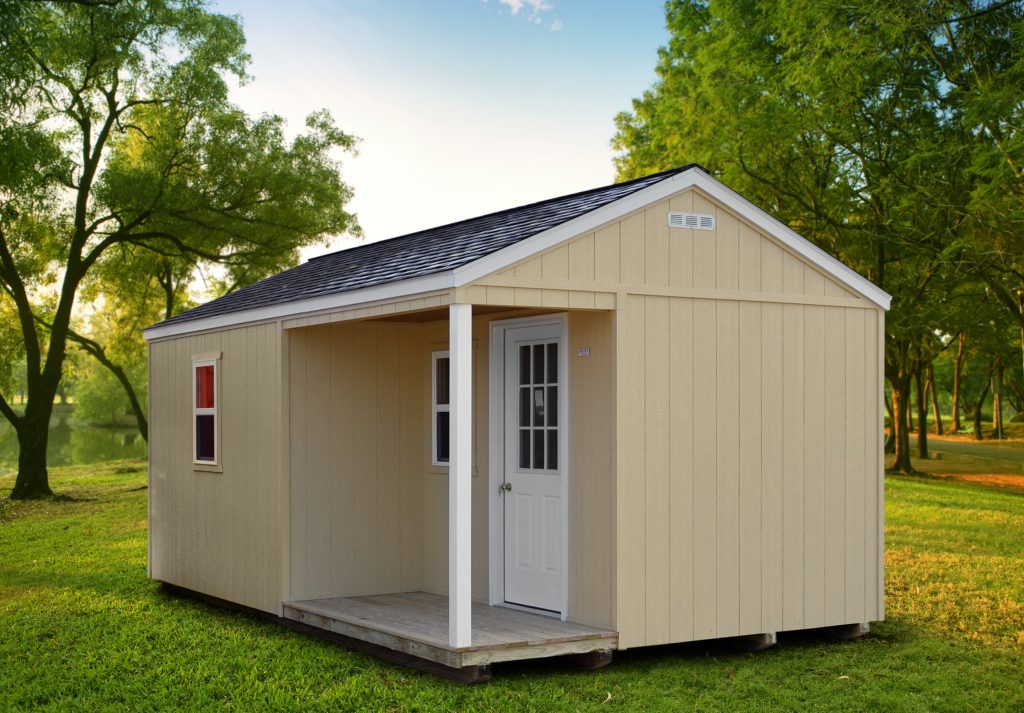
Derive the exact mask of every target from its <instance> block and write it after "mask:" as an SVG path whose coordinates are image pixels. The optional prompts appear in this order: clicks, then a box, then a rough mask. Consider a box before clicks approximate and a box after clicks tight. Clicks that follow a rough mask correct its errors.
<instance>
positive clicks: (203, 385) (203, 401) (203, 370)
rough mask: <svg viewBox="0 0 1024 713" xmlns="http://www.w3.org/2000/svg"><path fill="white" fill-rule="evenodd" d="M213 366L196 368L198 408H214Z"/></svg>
mask: <svg viewBox="0 0 1024 713" xmlns="http://www.w3.org/2000/svg"><path fill="white" fill-rule="evenodd" d="M213 407H214V404H213V364H208V365H204V366H197V367H196V408H213Z"/></svg>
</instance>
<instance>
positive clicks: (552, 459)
mask: <svg viewBox="0 0 1024 713" xmlns="http://www.w3.org/2000/svg"><path fill="white" fill-rule="evenodd" d="M546 433H547V437H548V469H549V470H556V469H557V468H558V431H556V430H554V429H548V430H547V431H546Z"/></svg>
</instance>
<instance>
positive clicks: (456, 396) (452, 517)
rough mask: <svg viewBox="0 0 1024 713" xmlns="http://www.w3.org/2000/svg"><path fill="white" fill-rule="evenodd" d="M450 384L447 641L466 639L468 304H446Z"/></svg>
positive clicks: (470, 354)
mask: <svg viewBox="0 0 1024 713" xmlns="http://www.w3.org/2000/svg"><path fill="white" fill-rule="evenodd" d="M448 351H449V356H450V359H449V362H448V368H449V374H448V383H449V384H450V398H449V410H450V412H451V416H450V421H451V428H450V431H449V438H450V447H449V463H448V641H449V643H450V644H451V645H452V646H453V647H464V646H470V645H471V644H472V640H473V637H472V631H471V617H470V612H471V611H472V609H471V607H472V601H471V597H472V589H471V577H470V570H471V567H472V564H471V557H472V548H471V545H472V542H471V539H470V538H471V525H472V520H471V517H472V516H471V499H472V481H471V480H470V475H471V473H472V467H473V466H472V462H473V447H472V438H473V413H472V408H473V306H472V305H468V304H453V305H450V306H449V308H448Z"/></svg>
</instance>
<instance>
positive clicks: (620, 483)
mask: <svg viewBox="0 0 1024 713" xmlns="http://www.w3.org/2000/svg"><path fill="white" fill-rule="evenodd" d="M644 303H645V299H644V298H643V297H637V296H631V297H627V298H626V299H625V300H623V303H622V304H621V305H620V306H619V309H618V311H617V314H616V345H615V358H616V379H615V386H616V394H615V403H616V404H617V405H618V408H617V409H616V433H617V434H619V438H618V439H617V446H616V466H615V467H616V473H617V478H616V493H615V502H616V521H617V523H616V558H615V559H616V562H617V563H618V571H617V572H616V575H617V576H616V597H617V598H616V626H617V627H618V629H619V632H620V635H621V636H622V637H624V638H620V640H619V644H620V646H624V647H625V646H639V645H643V644H644V643H645V641H646V631H647V625H646V620H647V561H646V557H645V556H644V550H645V546H646V538H647V534H646V527H647V526H646V523H645V522H644V515H645V510H646V497H645V487H644V486H645V473H646V464H645V456H646V452H645V437H644V433H643V427H642V425H643V420H644V413H645V386H644V366H645V351H646V350H645V341H644V320H645V318H646V317H645V309H644ZM624 434H629V435H628V436H627V437H622V436H623V435H624Z"/></svg>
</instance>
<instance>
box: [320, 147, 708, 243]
mask: <svg viewBox="0 0 1024 713" xmlns="http://www.w3.org/2000/svg"><path fill="white" fill-rule="evenodd" d="M691 168H699V169H700V170H702V171H704V172H705V173H709V174H710V172H709V171H708V170H707V169H706V168H704V167H703V166H701V165H700V164H699V163H688V164H686V165H683V166H677V167H675V168H668V169H665V170H664V171H659V172H658V173H650V174H648V175H646V176H640V177H638V178H631V179H629V180H628V181H621V182H619V183H610V184H608V185H606V186H597V187H596V188H587V189H585V190H582V191H576V192H574V193H566V194H564V195H561V196H555V197H554V198H544V199H542V200H539V201H534V202H533V203H523V204H522V205H517V206H514V207H512V208H503V209H502V210H496V211H493V212H491V213H482V214H480V215H475V216H473V217H471V218H462V219H461V220H455V221H452V222H451V223H442V224H441V225H435V226H432V227H430V228H424V229H422V230H416V231H413V232H411V233H403V234H402V235H395V236H392V237H390V238H384V239H383V240H374V241H373V242H369V243H363V244H361V245H353V246H351V247H347V248H341V249H339V250H332V251H331V252H329V253H324V254H323V255H317V256H315V257H311V258H309V260H307V261H306V262H314V261H316V260H323V259H324V258H329V257H333V256H336V255H339V254H341V253H349V254H351V253H353V252H355V251H359V250H362V249H364V248H369V247H379V246H381V245H382V244H384V243H390V242H391V241H393V240H402V239H403V238H411V237H413V236H415V235H422V234H423V233H433V232H435V231H438V230H444V229H446V228H452V227H454V226H457V225H462V224H464V223H470V222H473V221H475V220H482V219H484V218H494V217H497V216H500V215H504V214H507V213H514V212H517V211H521V210H524V209H526V208H533V207H536V206H541V205H544V204H545V203H553V202H556V201H562V200H566V199H567V198H575V197H577V196H582V195H585V194H587V193H596V192H598V191H606V190H608V189H610V188H617V187H621V186H628V185H630V184H631V183H639V182H640V181H649V180H651V179H652V178H658V177H663V178H667V177H669V176H671V175H675V174H677V173H683V172H684V171H688V170H690V169H691ZM654 182H655V183H656V182H657V181H654Z"/></svg>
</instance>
